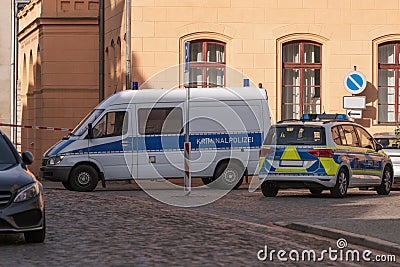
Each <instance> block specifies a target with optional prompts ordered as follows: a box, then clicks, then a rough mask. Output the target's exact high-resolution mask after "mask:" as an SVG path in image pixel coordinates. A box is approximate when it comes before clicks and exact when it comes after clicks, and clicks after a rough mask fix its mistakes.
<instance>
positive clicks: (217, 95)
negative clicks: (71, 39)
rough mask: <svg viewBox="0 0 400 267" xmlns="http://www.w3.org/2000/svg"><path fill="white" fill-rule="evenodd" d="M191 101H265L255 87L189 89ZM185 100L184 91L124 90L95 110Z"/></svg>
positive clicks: (263, 95) (260, 91)
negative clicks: (117, 105)
mask: <svg viewBox="0 0 400 267" xmlns="http://www.w3.org/2000/svg"><path fill="white" fill-rule="evenodd" d="M190 98H191V101H207V99H208V100H213V99H215V100H224V101H229V100H236V101H237V100H256V99H266V98H267V97H266V92H265V90H264V89H259V88H256V87H242V88H221V87H215V88H190ZM185 100H186V90H185V89H144V90H126V91H121V92H118V93H116V94H114V95H112V96H110V97H109V98H107V99H105V100H104V101H103V102H101V103H100V104H99V105H98V106H97V108H98V109H102V108H106V107H108V106H110V105H116V104H128V103H160V102H164V103H168V102H183V101H185Z"/></svg>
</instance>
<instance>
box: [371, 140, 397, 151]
mask: <svg viewBox="0 0 400 267" xmlns="http://www.w3.org/2000/svg"><path fill="white" fill-rule="evenodd" d="M375 140H376V142H378V143H379V144H381V145H382V146H383V148H385V149H398V148H399V143H400V142H399V140H396V138H375Z"/></svg>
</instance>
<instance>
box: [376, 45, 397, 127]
mask: <svg viewBox="0 0 400 267" xmlns="http://www.w3.org/2000/svg"><path fill="white" fill-rule="evenodd" d="M399 46H400V43H399V42H396V43H384V44H381V45H379V47H378V68H379V69H378V122H379V123H397V122H399V121H400V119H399V112H400V111H399V97H400V94H399V79H400V76H399V71H400V63H399V53H400V48H399Z"/></svg>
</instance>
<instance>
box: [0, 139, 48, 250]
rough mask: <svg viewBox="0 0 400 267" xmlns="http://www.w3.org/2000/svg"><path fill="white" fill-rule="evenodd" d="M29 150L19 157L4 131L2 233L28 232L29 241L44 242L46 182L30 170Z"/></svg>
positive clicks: (0, 170)
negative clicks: (28, 166) (43, 184)
mask: <svg viewBox="0 0 400 267" xmlns="http://www.w3.org/2000/svg"><path fill="white" fill-rule="evenodd" d="M32 162H33V156H32V154H31V153H29V152H24V153H22V155H21V157H20V156H19V154H18V152H17V150H16V149H15V147H14V146H13V144H12V143H11V142H10V140H9V139H8V138H7V136H6V135H5V134H4V133H3V132H1V131H0V233H24V236H25V241H26V242H28V243H39V242H43V241H44V239H45V235H46V223H45V207H44V200H43V187H42V184H41V183H40V182H39V181H38V180H37V179H36V178H35V176H34V175H33V174H32V173H31V172H30V171H29V170H28V168H27V165H29V164H31V163H32Z"/></svg>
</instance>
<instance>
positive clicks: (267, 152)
mask: <svg viewBox="0 0 400 267" xmlns="http://www.w3.org/2000/svg"><path fill="white" fill-rule="evenodd" d="M272 153H274V151H273V150H272V149H267V148H261V149H260V157H266V156H268V155H271V154H272Z"/></svg>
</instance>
